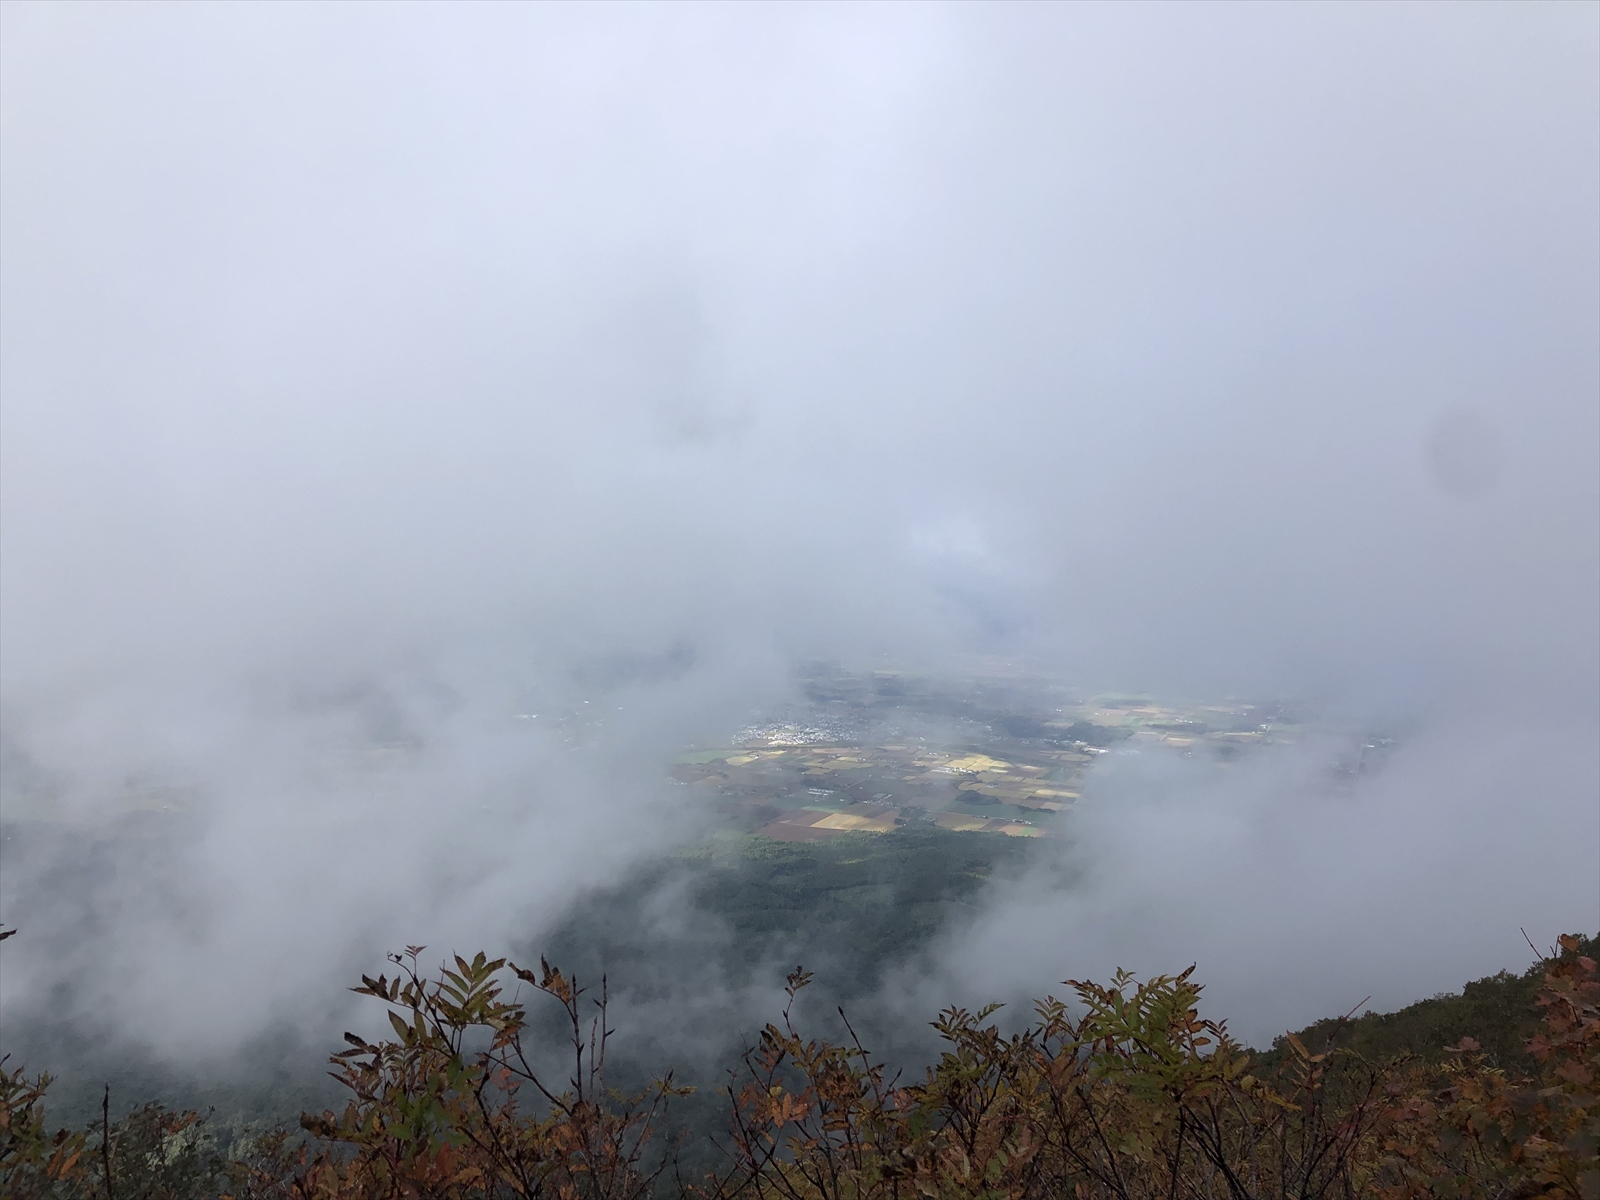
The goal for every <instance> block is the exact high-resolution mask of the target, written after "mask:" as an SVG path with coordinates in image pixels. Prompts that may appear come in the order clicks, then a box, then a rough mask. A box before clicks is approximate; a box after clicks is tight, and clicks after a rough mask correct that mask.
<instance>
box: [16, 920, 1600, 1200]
mask: <svg viewBox="0 0 1600 1200" xmlns="http://www.w3.org/2000/svg"><path fill="white" fill-rule="evenodd" d="M1592 952H1593V943H1592V942H1590V941H1588V940H1586V939H1582V938H1578V937H1563V938H1562V939H1561V947H1560V949H1559V950H1558V951H1554V952H1552V954H1551V955H1550V957H1548V958H1547V959H1546V960H1545V961H1544V962H1542V963H1541V964H1540V966H1539V968H1538V971H1537V978H1536V979H1534V980H1533V993H1534V994H1533V996H1532V1004H1531V1005H1530V1006H1529V1010H1528V1014H1527V1015H1528V1017H1529V1019H1530V1020H1531V1022H1532V1028H1533V1032H1532V1034H1531V1036H1530V1037H1529V1038H1528V1039H1527V1040H1526V1042H1525V1044H1524V1046H1523V1047H1522V1053H1525V1054H1526V1056H1527V1059H1526V1061H1527V1063H1528V1064H1529V1066H1530V1068H1531V1069H1530V1071H1529V1072H1528V1073H1526V1074H1524V1073H1521V1072H1520V1071H1517V1070H1509V1069H1507V1068H1506V1067H1504V1066H1497V1065H1495V1064H1494V1063H1492V1062H1491V1061H1490V1060H1489V1058H1488V1057H1487V1056H1486V1055H1485V1054H1484V1053H1483V1051H1482V1048H1481V1047H1480V1046H1479V1044H1478V1043H1477V1042H1476V1041H1474V1040H1473V1039H1471V1038H1463V1039H1462V1040H1461V1041H1460V1042H1459V1043H1458V1044H1457V1045H1455V1046H1454V1047H1451V1048H1450V1049H1449V1050H1448V1052H1446V1053H1444V1054H1442V1055H1440V1056H1439V1057H1438V1058H1437V1059H1432V1058H1430V1057H1428V1056H1418V1055H1412V1054H1401V1055H1398V1056H1389V1057H1374V1056H1373V1055H1371V1054H1364V1053H1362V1052H1360V1051H1359V1050H1358V1049H1355V1048H1353V1047H1352V1046H1350V1045H1348V1044H1342V1042H1348V1041H1350V1040H1352V1039H1351V1037H1350V1035H1351V1033H1352V1030H1354V1031H1355V1032H1356V1037H1355V1038H1354V1039H1353V1040H1355V1041H1358V1042H1359V1041H1362V1040H1363V1037H1365V1038H1366V1039H1367V1041H1368V1044H1369V1045H1370V1044H1372V1043H1371V1042H1370V1022H1371V1019H1370V1018H1364V1019H1363V1020H1366V1021H1368V1022H1369V1025H1368V1026H1367V1027H1365V1028H1367V1029H1368V1033H1367V1034H1366V1035H1363V1034H1362V1033H1361V1030H1362V1029H1363V1028H1364V1027H1363V1026H1362V1024H1361V1023H1360V1022H1356V1023H1353V1024H1351V1025H1340V1024H1337V1023H1336V1024H1334V1025H1331V1026H1319V1027H1314V1029H1316V1030H1317V1032H1318V1034H1319V1035H1320V1036H1321V1041H1320V1042H1319V1043H1315V1044H1308V1042H1307V1041H1306V1039H1305V1038H1303V1037H1301V1036H1299V1035H1291V1036H1289V1037H1287V1038H1285V1039H1283V1041H1282V1042H1281V1043H1280V1044H1279V1045H1278V1046H1276V1047H1275V1048H1274V1050H1273V1051H1272V1052H1270V1053H1268V1054H1265V1055H1257V1054H1255V1053H1253V1052H1251V1051H1249V1050H1248V1049H1247V1048H1245V1047H1243V1046H1241V1045H1239V1044H1238V1043H1236V1042H1235V1041H1234V1040H1233V1039H1232V1038H1231V1036H1230V1035H1229V1034H1228V1032H1227V1030H1226V1028H1225V1027H1224V1026H1223V1025H1221V1024H1218V1023H1214V1022H1212V1021H1208V1020H1204V1019H1202V1018H1201V1017H1200V1016H1199V1015H1198V999H1199V994H1200V987H1199V985H1197V984H1196V983H1194V982H1193V980H1192V979H1191V977H1190V973H1189V972H1184V973H1183V974H1180V975H1177V976H1164V977H1159V978H1156V979H1151V980H1148V981H1144V982H1140V981H1138V980H1135V979H1133V978H1132V977H1130V976H1128V975H1126V974H1119V975H1117V976H1116V977H1115V978H1114V979H1112V980H1111V981H1110V982H1109V983H1107V984H1096V983H1091V982H1084V981H1069V983H1068V985H1067V986H1068V988H1069V989H1070V992H1069V995H1068V997H1067V999H1066V1000H1065V1001H1063V1000H1060V999H1055V998H1047V999H1045V1000H1043V1001H1040V1002H1039V1003H1038V1004H1037V1006H1036V1009H1035V1014H1034V1019H1033V1021H1032V1023H1031V1024H1030V1025H1029V1026H1028V1027H1027V1028H1026V1029H1024V1030H1022V1031H1020V1032H1016V1033H1010V1034H1007V1033H1004V1032H1002V1031H1001V1029H1000V1028H999V1027H998V1026H997V1025H996V1024H995V1023H994V1022H993V1021H991V1017H992V1016H993V1009H984V1010H981V1011H978V1012H968V1011H965V1010H962V1009H949V1010H947V1011H945V1012H944V1013H942V1014H941V1015H940V1017H939V1018H938V1021H937V1022H936V1027H937V1030H938V1032H939V1035H940V1036H941V1037H942V1038H943V1041H944V1045H945V1050H944V1052H943V1054H942V1056H941V1057H940V1059H939V1061H938V1062H936V1063H935V1064H934V1065H932V1066H931V1067H929V1068H928V1069H927V1070H926V1071H925V1072H924V1073H923V1074H922V1075H921V1076H920V1077H918V1078H916V1079H913V1080H910V1081H906V1080H902V1079H899V1078H893V1077H890V1076H889V1075H888V1073H887V1071H886V1070H885V1068H884V1067H883V1066H882V1065H881V1064H880V1063H878V1062H877V1061H876V1060H875V1059H874V1057H873V1056H872V1055H871V1054H870V1053H869V1052H868V1050H867V1049H866V1047H864V1046H863V1045H862V1044H861V1042H860V1040H859V1039H858V1038H856V1036H855V1034H854V1033H853V1031H851V1030H850V1027H849V1023H848V1021H846V1023H845V1026H844V1028H845V1031H846V1036H845V1038H844V1040H843V1041H841V1042H831V1041H828V1040H825V1039H819V1038H815V1037H811V1036H807V1035H806V1034H805V1033H803V1032H801V1031H800V1030H799V1029H797V1028H796V1024H795V1020H794V1017H793V1000H794V998H795V997H796V996H797V995H799V993H800V992H801V991H802V989H804V988H805V987H806V986H807V985H808V984H809V976H808V975H806V974H805V973H803V972H798V971H797V972H796V973H794V974H793V975H791V976H790V978H789V981H788V984H789V986H788V995H789V997H790V1004H789V1005H788V1006H786V1008H785V1010H784V1012H783V1014H782V1016H781V1018H780V1019H779V1020H778V1021H777V1022H776V1023H773V1024H769V1025H768V1026H767V1027H766V1028H765V1030H764V1031H763V1032H762V1033H761V1035H760V1038H759V1041H758V1043H757V1044H756V1045H755V1046H754V1047H753V1048H752V1049H750V1050H749V1051H748V1052H747V1053H746V1055H745V1056H744V1059H743V1062H742V1064H741V1066H740V1068H739V1070H738V1071H736V1072H735V1073H734V1075H733V1077H732V1078H731V1079H730V1082H729V1086H728V1088H727V1090H726V1093H725V1096H724V1102H725V1104H726V1133H725V1134H724V1135H723V1136H722V1137H721V1138H720V1139H719V1140H718V1147H719V1149H720V1151H721V1159H720V1166H719V1168H718V1169H716V1170H714V1171H712V1172H710V1173H705V1174H697V1175H696V1176H695V1177H692V1178H689V1177H685V1176H684V1174H683V1173H681V1172H680V1171H679V1170H677V1169H676V1166H675V1164H677V1163H678V1162H680V1161H682V1157H681V1155H680V1154H679V1151H680V1150H681V1149H682V1148H681V1147H678V1146H674V1145H672V1144H671V1142H672V1139H671V1138H670V1137H668V1136H666V1135H664V1134H663V1130H664V1129H665V1128H666V1126H665V1124H664V1115H665V1111H666V1109H667V1107H668V1105H670V1104H671V1103H672V1102H673V1101H674V1100H675V1099H676V1098H677V1097H678V1096H680V1095H681V1094H682V1092H683V1089H681V1088H680V1087H678V1086H677V1085H675V1084H674V1082H673V1080H672V1079H671V1077H667V1078H663V1079H659V1080H657V1081H655V1082H654V1083H652V1084H650V1085H649V1086H647V1087H645V1088H643V1089H641V1090H639V1091H637V1092H634V1093H632V1094H623V1093H620V1092H619V1091H617V1090H615V1089H614V1088H612V1087H609V1086H608V1085H607V1081H606V1052H607V1046H608V1042H609V1040H610V1037H611V1030H610V1028H609V1027H608V1025H607V1024H606V1009H607V997H606V993H605V989H604V986H603V985H602V987H601V989H600V991H599V994H598V995H595V996H589V995H586V994H585V993H584V992H583V991H582V990H580V989H579V988H578V987H577V986H576V984H575V983H574V981H573V980H571V979H569V978H568V977H567V976H566V975H564V974H563V973H562V972H560V971H558V970H557V969H555V968H554V967H552V966H550V965H548V964H547V963H544V962H543V961H541V963H540V965H539V968H538V969H537V970H530V969H527V968H523V967H519V966H517V965H515V964H513V963H509V962H507V961H505V960H502V959H493V960H491V959H487V958H486V957H485V956H484V955H482V954H480V955H478V956H477V957H476V958H474V959H473V960H472V961H470V962H469V961H467V960H465V959H462V958H459V957H458V958H455V959H454V960H453V961H452V962H451V963H450V964H449V965H447V966H446V967H445V968H443V969H442V970H441V972H440V973H439V974H438V975H437V976H436V977H430V976H428V975H427V974H426V973H425V972H424V971H423V970H422V968H421V966H420V961H419V957H418V956H419V954H420V953H421V948H420V947H413V948H408V950H407V951H406V953H404V954H401V955H394V956H392V961H393V963H394V967H395V974H394V976H393V977H392V978H391V977H390V976H389V975H387V974H385V975H381V976H379V977H378V978H376V979H372V978H366V977H363V979H362V982H361V984H360V986H359V987H357V988H356V989H354V990H356V991H357V992H359V993H361V994H362V995H365V996H368V997H370V998H372V999H373V1000H374V1001H376V1002H378V1003H380V1004H382V1005H384V1006H385V1008H386V1009H387V1011H388V1014H389V1022H390V1026H391V1031H392V1034H393V1036H392V1037H387V1038H385V1039H383V1040H380V1041H376V1042H369V1041H367V1040H365V1039H363V1038H361V1037H358V1036H357V1035H355V1034H347V1035H346V1041H347V1042H348V1046H347V1048H346V1049H344V1050H343V1051H341V1052H340V1053H338V1054H337V1055H335V1056H334V1059H333V1062H334V1064H335V1068H336V1071H335V1073H336V1076H337V1078H338V1079H339V1081H340V1082H341V1083H342V1084H343V1086H344V1088H345V1089H346V1091H347V1093H348V1102H347V1103H346V1105H345V1106H344V1108H343V1109H342V1110H341V1111H337V1112H335V1111H326V1112H322V1113H314V1114H306V1115H304V1116H303V1117H302V1118H301V1127H302V1128H301V1129H300V1130H296V1131H293V1132H290V1131H287V1130H278V1131H275V1132H272V1133H269V1134H266V1135H263V1136H260V1137H257V1138H255V1139H253V1140H250V1141H248V1142H245V1143H242V1144H239V1145H235V1146H233V1147H230V1148H228V1150H227V1151H226V1152H225V1151H224V1150H223V1149H222V1148H220V1147H219V1146H217V1145H216V1144H214V1143H213V1142H212V1141H211V1140H210V1139H209V1138H208V1137H207V1136H206V1131H205V1128H204V1125H203V1122H202V1121H201V1120H200V1118H199V1117H198V1116H197V1115H196V1114H194V1113H176V1112H172V1111H169V1110H166V1109H164V1108H161V1107H159V1106H155V1105H149V1106H146V1107H144V1108H140V1109H138V1110H136V1111H134V1112H133V1113H132V1114H130V1115H129V1116H128V1117H127V1118H125V1119H123V1120H121V1121H116V1122H113V1121H111V1120H110V1108H109V1102H107V1103H106V1106H105V1107H104V1108H103V1110H102V1115H101V1118H100V1120H99V1121H97V1122H93V1123H91V1124H90V1125H89V1126H88V1127H87V1128H85V1129H80V1130H58V1131H54V1132H52V1131H49V1130H48V1129H47V1127H46V1124H45V1120H44V1112H43V1101H44V1094H45V1087H46V1086H47V1084H48V1080H47V1079H44V1078H39V1079H30V1078H29V1077H27V1076H26V1075H25V1074H24V1073H23V1072H22V1071H21V1070H11V1071H4V1072H0V1172H3V1174H0V1189H3V1192H4V1194H5V1195H6V1196H8V1197H10V1196H16V1197H34V1196H37V1197H41V1198H49V1200H58V1198H59V1200H69V1198H72V1200H76V1198H79V1197H83V1198H89V1197H96V1198H99V1197H104V1198H105V1200H134V1198H139V1200H144V1198H149V1200H191V1198H199V1197H220V1196H230V1197H237V1198H239V1200H245V1198H250V1200H277V1198H283V1200H288V1198H291V1197H292V1198H298V1200H344V1198H351V1200H354V1198H357V1197H361V1198H367V1197H371V1198H380V1197H382V1198H388V1197H394V1198H397V1200H398V1198H401V1197H407V1198H410V1197H415V1198H417V1200H423V1198H439V1200H476V1198H483V1200H489V1198H491V1197H551V1198H557V1197H559V1198H562V1200H565V1198H568V1197H571V1198H574V1200H576V1198H579V1197H584V1198H594V1200H602V1198H603V1200H642V1198H643V1197H646V1196H651V1195H659V1194H675V1195H681V1196H685V1197H699V1198H704V1200H734V1198H735V1197H739V1198H745V1197H748V1198H750V1200H813V1198H815V1200H857V1198H860V1200H867V1198H875V1197H883V1198H885V1200H889V1198H893V1200H900V1198H904V1200H913V1198H915V1197H928V1198H930V1200H940V1198H944V1197H950V1198H952V1200H955V1198H966V1197H971V1198H977V1197H984V1198H989V1197H994V1198H1002V1197H1004V1198H1006V1200H1011V1198H1017V1200H1021V1198H1024V1197H1074V1198H1081V1200H1088V1198H1090V1197H1096V1198H1098V1197H1108V1198H1109V1197H1118V1198H1122V1200H1135V1198H1143V1197H1152V1198H1153V1197H1158V1196H1159V1197H1185V1198H1190V1197H1192V1198H1195V1200H1199V1198H1202V1197H1204V1198H1208V1200H1209V1198H1211V1197H1230V1198H1234V1200H1242V1198H1246V1197H1252V1198H1253V1197H1268V1196H1272V1197H1290V1196H1293V1197H1302V1198H1304V1197H1330V1198H1331V1197H1354V1196H1363V1197H1366V1196H1371V1197H1379V1198H1389V1200H1402V1198H1410V1197H1425V1196H1427V1197H1434V1196H1438V1197H1451V1196H1460V1197H1469V1196H1471V1197H1505V1198H1509V1197H1535V1196H1543V1197H1571V1198H1580V1197H1581V1198H1583V1200H1595V1198H1596V1197H1600V1171H1597V1168H1596V1158H1595V1154H1596V1134H1597V1132H1600V1129H1597V1126H1600V1107H1597V1104H1596V1099H1595V1089H1596V1082H1597V1079H1600V1074H1597V1072H1600V979H1597V976H1596V964H1595V961H1594V958H1593V957H1591V955H1592ZM1506 978H1507V980H1511V981H1512V982H1517V981H1516V980H1515V979H1514V977H1506ZM1486 982H1493V981H1486ZM1505 982H1506V980H1502V981H1501V983H1502V984H1504V983H1505ZM524 996H525V997H526V998H527V999H528V1000H529V1001H532V1000H535V999H537V1000H539V1002H540V1003H544V1004H549V1005H551V1006H552V1007H553V1008H554V1009H555V1010H556V1011H558V1012H559V1014H560V1015H561V1018H562V1021H563V1026H564V1028H565V1030H566V1034H565V1041H566V1044H567V1052H568V1056H569V1057H568V1062H569V1064H570V1065H569V1067H567V1068H565V1069H559V1070H557V1071H556V1072H555V1073H554V1074H551V1073H550V1072H549V1070H548V1069H547V1068H546V1067H545V1066H544V1065H543V1064H544V1063H545V1061H546V1060H545V1059H544V1058H543V1057H542V1055H544V1054H545V1052H546V1051H547V1050H548V1049H549V1047H548V1046H546V1045H543V1044H540V1043H541V1039H539V1038H536V1037H535V1035H534V1033H533V1029H532V1026H531V1025H530V1022H529V1016H528V1013H527V1010H526V1008H525V1004H524V1000H523V997H524ZM1519 1019H1520V1018H1519ZM540 1027H541V1028H543V1027H544V1026H543V1025H541V1026H540ZM562 1076H565V1078H561V1077H562Z"/></svg>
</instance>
